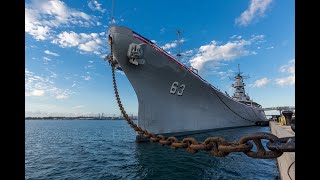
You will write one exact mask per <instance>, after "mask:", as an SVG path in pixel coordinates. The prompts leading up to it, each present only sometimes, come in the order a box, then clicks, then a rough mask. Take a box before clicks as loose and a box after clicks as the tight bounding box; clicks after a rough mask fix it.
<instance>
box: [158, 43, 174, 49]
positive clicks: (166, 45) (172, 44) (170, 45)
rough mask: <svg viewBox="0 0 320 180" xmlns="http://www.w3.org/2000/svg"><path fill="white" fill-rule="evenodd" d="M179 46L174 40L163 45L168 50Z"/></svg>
mask: <svg viewBox="0 0 320 180" xmlns="http://www.w3.org/2000/svg"><path fill="white" fill-rule="evenodd" d="M176 46H177V43H175V42H172V43H167V44H165V45H164V46H161V48H162V49H164V50H167V49H171V48H174V47H176Z"/></svg>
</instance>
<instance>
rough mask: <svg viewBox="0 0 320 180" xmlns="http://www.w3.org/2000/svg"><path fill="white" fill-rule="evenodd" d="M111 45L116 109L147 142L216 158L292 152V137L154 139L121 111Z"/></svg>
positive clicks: (265, 157)
mask: <svg viewBox="0 0 320 180" xmlns="http://www.w3.org/2000/svg"><path fill="white" fill-rule="evenodd" d="M109 41H110V42H109V43H110V56H109V58H108V62H109V64H110V65H111V69H112V80H113V87H114V93H115V96H116V100H117V103H118V106H119V109H120V111H121V113H122V115H123V117H124V118H125V120H126V121H127V123H128V124H129V125H130V126H131V127H132V128H133V129H134V130H135V131H136V132H138V134H139V135H141V136H143V137H144V138H146V139H149V140H150V142H154V143H156V142H157V143H159V144H161V145H163V146H164V145H167V146H170V147H171V148H173V149H178V148H183V149H186V150H187V151H188V152H190V153H196V152H198V151H200V150H202V151H207V152H208V153H209V154H212V155H214V156H217V157H225V156H227V155H228V154H229V153H231V152H243V153H244V154H246V155H247V156H249V157H252V158H261V159H270V158H277V157H280V156H281V155H282V154H283V152H295V141H294V137H287V138H278V137H277V136H275V135H273V134H270V133H256V134H253V135H247V136H243V137H241V138H240V140H239V142H227V141H226V140H225V139H224V138H221V137H209V138H207V139H206V140H205V141H204V142H198V141H197V140H196V139H194V138H190V137H188V138H184V139H183V140H182V141H179V140H178V139H177V138H176V137H173V136H172V137H168V138H167V137H165V136H163V135H157V136H156V135H155V134H154V133H151V132H148V131H147V130H143V129H141V128H140V127H138V126H137V125H136V124H135V123H134V122H133V121H132V120H131V119H130V117H129V116H128V114H127V113H126V111H125V110H124V107H123V105H122V103H121V100H120V97H119V92H118V88H117V82H116V78H115V66H116V64H115V62H114V60H113V49H112V44H113V42H112V38H111V37H110V36H109ZM263 139H266V140H268V142H267V145H266V146H267V148H268V149H269V151H266V150H265V148H264V146H263V145H262V142H261V141H262V140H263ZM249 141H253V142H254V144H255V146H256V148H257V151H253V150H252V149H253V144H252V143H251V142H249Z"/></svg>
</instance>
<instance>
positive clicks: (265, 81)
mask: <svg viewBox="0 0 320 180" xmlns="http://www.w3.org/2000/svg"><path fill="white" fill-rule="evenodd" d="M270 81H271V80H270V79H268V78H266V77H265V78H262V79H258V80H256V81H255V82H254V84H253V85H252V87H263V86H266V85H267V84H269V83H270Z"/></svg>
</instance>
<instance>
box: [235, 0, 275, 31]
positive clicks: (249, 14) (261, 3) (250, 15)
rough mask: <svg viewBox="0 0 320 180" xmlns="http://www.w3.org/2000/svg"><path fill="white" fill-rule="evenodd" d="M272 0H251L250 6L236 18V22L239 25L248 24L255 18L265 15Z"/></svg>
mask: <svg viewBox="0 0 320 180" xmlns="http://www.w3.org/2000/svg"><path fill="white" fill-rule="evenodd" d="M271 2H272V0H251V3H250V5H249V8H248V9H247V10H245V11H244V12H243V13H242V14H241V15H240V17H238V18H236V20H235V23H236V24H237V25H239V26H248V25H249V24H250V23H251V22H252V21H253V20H257V19H258V18H260V17H263V16H264V14H265V12H266V10H267V8H268V7H269V5H270V4H271Z"/></svg>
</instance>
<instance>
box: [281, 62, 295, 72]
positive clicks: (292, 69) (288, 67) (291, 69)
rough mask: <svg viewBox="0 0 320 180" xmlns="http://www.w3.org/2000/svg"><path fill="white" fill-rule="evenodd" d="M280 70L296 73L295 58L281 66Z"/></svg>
mask: <svg viewBox="0 0 320 180" xmlns="http://www.w3.org/2000/svg"><path fill="white" fill-rule="evenodd" d="M279 71H280V72H287V73H290V74H294V73H295V59H292V60H290V61H289V62H288V64H286V65H283V66H281V67H280V68H279Z"/></svg>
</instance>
